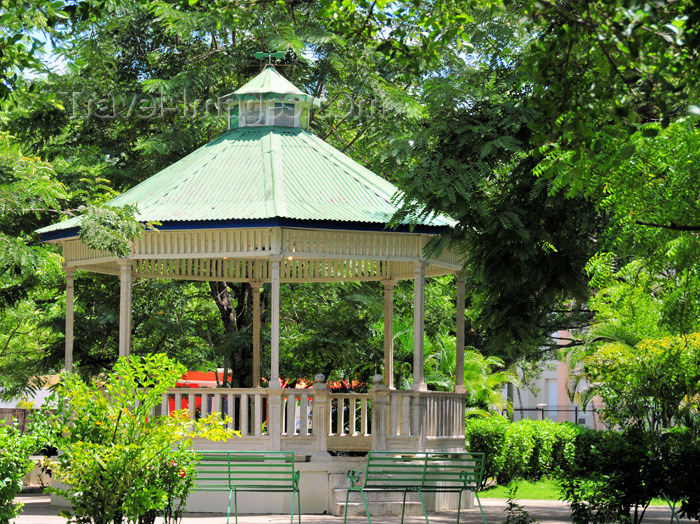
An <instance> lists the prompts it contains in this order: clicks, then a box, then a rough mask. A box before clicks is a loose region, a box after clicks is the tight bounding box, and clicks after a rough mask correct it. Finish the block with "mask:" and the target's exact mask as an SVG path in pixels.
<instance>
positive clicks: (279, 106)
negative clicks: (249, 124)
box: [273, 102, 296, 127]
mask: <svg viewBox="0 0 700 524" xmlns="http://www.w3.org/2000/svg"><path fill="white" fill-rule="evenodd" d="M295 113H296V111H295V106H294V104H287V103H284V102H276V103H275V107H274V113H273V114H274V117H275V120H274V122H275V125H276V126H280V127H294V116H295Z"/></svg>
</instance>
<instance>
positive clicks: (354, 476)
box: [345, 469, 360, 488]
mask: <svg viewBox="0 0 700 524" xmlns="http://www.w3.org/2000/svg"><path fill="white" fill-rule="evenodd" d="M345 477H346V478H347V479H348V481H350V487H351V488H354V487H355V484H357V483H358V482H360V472H359V471H355V470H354V469H351V470H349V471H348V472H347V474H346V475H345Z"/></svg>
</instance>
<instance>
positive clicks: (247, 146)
mask: <svg viewBox="0 0 700 524" xmlns="http://www.w3.org/2000/svg"><path fill="white" fill-rule="evenodd" d="M397 192H398V189H397V188H396V187H395V186H393V185H392V184H391V183H389V182H387V181H386V180H384V179H382V178H381V177H379V176H377V175H375V174H374V173H372V172H371V171H369V170H368V169H366V168H364V167H363V166H361V165H360V164H358V163H357V162H355V161H354V160H352V159H350V158H349V157H347V156H346V155H344V154H343V153H341V152H340V151H338V150H336V149H334V148H332V147H331V146H329V145H328V144H326V143H325V142H323V140H321V139H320V138H318V137H316V136H314V135H312V134H311V133H308V132H307V131H304V130H302V129H298V128H277V127H255V128H245V127H243V128H237V129H233V130H230V131H227V132H226V133H224V134H223V135H221V136H220V137H218V138H216V139H215V140H213V141H211V142H209V143H208V144H206V145H204V146H202V147H200V148H199V149H197V150H196V151H194V152H192V153H191V154H189V155H187V156H186V157H184V158H183V159H181V160H179V161H178V162H175V163H174V164H172V165H171V166H169V167H167V168H165V169H164V170H162V171H160V172H159V173H157V174H155V175H153V176H152V177H150V178H148V179H147V180H145V181H143V182H142V183H140V184H138V185H137V186H135V187H133V188H132V189H130V190H128V191H126V192H125V193H124V194H122V195H120V196H119V197H117V198H115V199H114V200H112V201H111V202H109V203H108V205H110V206H124V205H136V206H137V208H138V215H137V218H138V219H139V220H140V221H143V222H168V221H223V220H229V221H230V220H237V219H238V220H243V219H266V218H291V219H298V220H313V221H334V222H338V221H341V222H360V223H379V224H386V223H387V222H388V221H389V220H390V218H391V217H392V216H393V214H394V213H395V212H396V211H397V207H398V206H396V205H395V204H394V203H393V200H392V199H393V197H394V196H395V195H396V194H397ZM417 224H419V225H425V226H452V225H454V222H453V221H452V220H451V219H449V218H448V217H445V216H438V217H434V218H430V219H423V220H418V221H417ZM78 225H79V217H78V218H74V219H70V220H66V221H65V222H60V223H58V224H54V225H52V226H49V227H45V228H43V229H40V230H39V233H48V232H52V231H59V230H65V229H69V228H71V227H76V226H78Z"/></svg>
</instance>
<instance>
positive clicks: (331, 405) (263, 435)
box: [160, 375, 464, 454]
mask: <svg viewBox="0 0 700 524" xmlns="http://www.w3.org/2000/svg"><path fill="white" fill-rule="evenodd" d="M182 409H186V410H187V411H188V412H189V414H190V416H191V417H192V418H199V417H205V416H207V415H209V414H211V413H221V414H222V415H226V416H228V419H229V422H228V424H229V427H230V428H231V429H232V430H234V431H236V432H238V433H239V434H240V436H241V439H243V440H238V439H237V446H239V447H241V448H247V447H250V448H251V449H252V448H254V447H256V446H258V447H259V446H263V447H264V448H265V449H270V450H293V451H299V452H304V453H308V454H312V453H319V452H327V451H369V450H370V449H377V450H416V451H420V450H424V449H455V448H462V447H463V446H464V395H460V394H456V393H445V392H434V391H406V390H389V389H387V388H386V387H384V386H383V384H382V381H381V377H380V376H377V377H375V378H374V384H373V387H372V389H371V390H370V391H369V393H332V392H330V391H329V390H328V389H327V386H326V384H325V377H323V375H318V376H317V377H316V379H315V381H314V387H313V389H292V388H283V389H267V388H266V389H263V388H252V389H243V388H211V389H208V388H197V389H194V388H193V389H189V388H174V389H169V390H168V391H167V393H165V394H164V395H163V401H162V405H161V409H160V412H161V414H166V413H170V412H172V411H176V410H182Z"/></svg>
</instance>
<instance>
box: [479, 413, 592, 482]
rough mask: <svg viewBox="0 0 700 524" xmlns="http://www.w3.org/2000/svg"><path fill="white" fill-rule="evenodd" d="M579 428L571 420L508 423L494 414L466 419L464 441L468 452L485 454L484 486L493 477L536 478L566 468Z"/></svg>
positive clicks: (499, 480)
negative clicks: (488, 416)
mask: <svg viewBox="0 0 700 524" xmlns="http://www.w3.org/2000/svg"><path fill="white" fill-rule="evenodd" d="M580 431H582V428H581V427H580V426H576V425H574V424H570V423H564V424H560V423H556V422H552V421H550V420H543V421H539V420H529V419H523V420H521V421H519V422H516V423H511V422H509V421H508V420H507V419H505V418H504V417H500V416H495V417H490V418H485V419H469V420H467V423H466V440H467V447H468V449H469V450H470V451H475V452H482V453H484V454H485V455H486V459H485V466H484V481H483V483H484V485H485V484H486V481H487V480H488V479H492V478H495V479H496V481H497V482H498V483H499V484H507V483H508V482H510V481H511V480H514V479H517V478H524V479H528V480H538V479H540V478H542V477H543V476H546V475H552V474H554V473H555V471H556V470H557V469H558V468H562V467H567V464H568V463H569V462H571V461H572V460H573V458H574V454H575V438H576V435H577V434H578V433H579V432H580Z"/></svg>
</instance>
